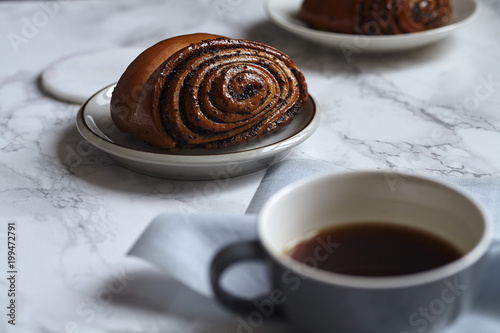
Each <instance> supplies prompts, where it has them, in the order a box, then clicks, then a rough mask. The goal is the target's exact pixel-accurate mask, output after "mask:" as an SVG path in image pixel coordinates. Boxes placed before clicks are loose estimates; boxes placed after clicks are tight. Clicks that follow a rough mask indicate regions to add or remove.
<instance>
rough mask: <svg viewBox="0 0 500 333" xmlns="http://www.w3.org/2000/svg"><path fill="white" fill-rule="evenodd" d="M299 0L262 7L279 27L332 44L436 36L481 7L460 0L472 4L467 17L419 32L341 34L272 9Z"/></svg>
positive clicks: (462, 22)
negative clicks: (281, 15)
mask: <svg viewBox="0 0 500 333" xmlns="http://www.w3.org/2000/svg"><path fill="white" fill-rule="evenodd" d="M300 1H301V0H293V1H290V0H288V2H287V1H285V0H266V1H265V4H264V7H265V11H266V13H267V15H268V17H269V18H270V19H271V20H272V21H273V22H274V23H276V24H277V25H279V26H280V27H282V28H284V29H286V30H288V31H291V32H293V33H296V34H300V35H301V36H303V37H306V38H308V39H309V40H312V37H308V36H306V34H309V35H314V37H317V38H322V39H325V40H326V39H331V42H332V44H333V43H334V42H342V41H343V42H352V41H353V40H354V39H356V38H363V39H366V38H367V39H369V40H370V41H375V42H396V41H401V40H404V41H408V40H411V39H418V38H425V37H437V36H440V35H443V34H446V33H448V32H451V31H453V30H456V29H458V28H461V27H462V26H464V25H467V24H468V23H470V22H472V21H473V20H474V19H475V18H476V17H477V16H478V15H479V12H480V8H481V4H480V2H479V1H478V0H462V1H466V2H468V3H470V4H472V5H473V6H474V9H473V10H472V11H471V12H470V13H468V16H467V17H465V18H463V19H461V20H460V21H457V22H454V23H452V24H447V25H445V26H443V27H439V28H434V29H430V30H425V31H420V32H412V33H406V34H397V35H375V36H373V35H355V34H343V33H338V32H329V31H322V30H317V29H312V28H309V27H307V26H305V25H297V24H295V23H294V22H293V21H289V20H281V18H280V17H279V16H278V15H276V12H275V11H274V9H273V4H276V3H288V4H290V6H292V5H293V6H296V4H299V3H300ZM452 1H453V2H455V1H460V0H452Z"/></svg>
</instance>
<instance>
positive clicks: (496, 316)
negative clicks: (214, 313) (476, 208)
mask: <svg viewBox="0 0 500 333" xmlns="http://www.w3.org/2000/svg"><path fill="white" fill-rule="evenodd" d="M341 170H342V169H341V168H339V167H337V166H335V165H332V164H330V163H326V162H321V161H312V160H306V159H290V160H285V161H281V162H279V163H277V164H275V165H273V166H271V167H270V168H269V169H268V171H267V172H266V175H265V176H264V178H263V180H262V182H261V184H260V185H259V187H258V189H257V191H256V193H255V195H254V197H253V199H252V201H251V203H250V205H249V207H248V209H247V213H246V214H242V215H237V214H194V215H185V214H163V215H160V216H158V217H157V218H155V219H154V220H153V221H152V222H151V224H150V225H149V226H148V227H147V229H146V230H145V232H144V233H143V235H141V237H140V238H139V239H138V240H137V242H136V243H135V244H134V246H133V247H132V249H131V250H130V252H129V255H131V256H135V257H139V258H142V259H144V260H146V261H149V262H151V263H153V264H155V265H157V266H158V267H160V268H161V269H162V270H163V271H165V272H166V273H168V274H169V275H171V276H172V277H174V278H176V279H178V280H179V281H181V282H182V283H184V284H185V285H186V286H188V287H190V288H191V289H193V290H195V291H196V292H198V293H200V294H202V295H205V296H206V297H212V291H211V288H210V283H209V267H210V262H211V260H212V258H213V257H214V255H215V254H216V253H217V252H218V250H220V249H221V248H222V247H224V246H226V245H228V244H231V243H234V242H238V241H243V240H249V239H256V214H257V213H258V212H259V210H260V208H261V207H262V205H263V204H264V203H265V202H266V201H267V199H269V197H271V196H272V195H273V194H274V193H275V192H276V191H278V190H279V189H281V188H283V187H285V186H286V185H288V184H291V183H293V182H295V181H298V180H300V179H304V178H306V177H309V176H314V175H319V174H321V173H329V172H330V173H331V172H336V171H341ZM444 180H445V181H447V182H449V183H451V184H455V185H456V186H458V187H460V188H462V189H464V190H465V191H467V192H468V193H469V194H470V195H471V196H473V197H475V198H476V199H478V200H479V201H480V202H482V203H483V204H484V205H485V207H486V208H487V209H488V210H489V212H490V214H491V216H492V218H493V220H494V221H495V223H496V225H495V241H494V244H493V246H492V248H491V249H490V251H489V254H488V256H487V259H486V263H485V268H484V270H483V273H482V276H481V288H480V290H479V292H478V294H477V298H476V302H475V305H474V312H472V313H469V314H468V315H466V316H463V317H462V318H461V320H460V323H459V324H455V325H453V326H452V327H450V328H449V329H448V330H447V332H448V333H461V332H468V333H469V331H463V330H462V329H464V328H467V327H476V328H478V325H483V326H482V329H483V330H480V331H481V333H489V332H492V333H493V332H495V333H496V332H497V331H490V330H489V329H488V327H490V326H491V325H493V326H494V325H495V323H496V325H498V324H500V283H499V282H498V281H500V231H499V230H500V227H499V224H500V221H499V218H500V206H499V203H500V180H499V179H494V178H446V179H444ZM249 272H250V274H249ZM223 283H224V284H225V286H227V287H226V288H228V289H230V290H231V291H234V292H238V293H241V294H244V295H252V296H254V295H255V294H256V293H258V292H259V291H262V289H263V288H265V286H267V281H266V278H265V273H264V272H263V271H257V270H256V269H255V267H251V268H248V267H247V268H246V269H245V268H242V269H240V271H239V272H235V273H233V274H232V275H231V278H230V279H228V281H223ZM488 318H489V319H488ZM481 323H482V324H481ZM493 326H491V327H493ZM495 327H496V326H495ZM497 329H498V328H497Z"/></svg>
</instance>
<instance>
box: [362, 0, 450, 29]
mask: <svg viewBox="0 0 500 333" xmlns="http://www.w3.org/2000/svg"><path fill="white" fill-rule="evenodd" d="M359 16H360V22H359V30H358V31H357V32H358V33H362V34H367V35H390V34H401V33H410V32H419V31H424V30H429V29H434V28H438V27H441V26H444V25H445V24H446V23H448V21H449V19H450V17H451V4H450V1H449V0H370V1H360V7H359Z"/></svg>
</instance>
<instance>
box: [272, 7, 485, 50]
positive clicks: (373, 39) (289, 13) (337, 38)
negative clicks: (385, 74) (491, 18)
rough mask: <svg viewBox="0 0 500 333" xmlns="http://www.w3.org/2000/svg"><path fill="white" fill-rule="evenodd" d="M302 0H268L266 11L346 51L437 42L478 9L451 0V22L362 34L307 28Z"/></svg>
mask: <svg viewBox="0 0 500 333" xmlns="http://www.w3.org/2000/svg"><path fill="white" fill-rule="evenodd" d="M302 1H303V0H267V1H266V6H265V7H266V12H267V14H268V16H269V17H270V18H271V20H272V21H273V22H274V23H276V24H277V25H279V26H281V27H282V28H284V29H286V30H288V31H290V32H292V33H294V34H296V35H298V36H300V37H303V38H305V39H308V40H311V41H314V42H317V43H320V44H323V45H327V46H333V47H339V48H341V49H342V50H343V51H349V52H356V53H359V52H384V51H403V50H408V49H412V48H415V47H420V46H423V45H427V44H430V43H434V42H437V41H439V40H441V39H443V38H445V37H447V36H448V35H449V34H450V33H451V32H453V31H454V30H456V29H458V28H461V27H463V26H465V25H467V24H468V23H470V22H472V21H473V20H474V19H475V18H476V17H477V14H478V12H479V3H478V2H477V0H452V6H453V16H452V18H451V22H450V23H449V24H448V25H446V26H444V27H440V28H436V29H432V30H427V31H423V32H415V33H409V34H401V35H386V36H365V35H351V34H341V33H333V32H326V31H320V30H315V29H311V28H309V27H308V26H307V25H306V24H305V23H304V22H302V21H301V20H300V19H299V17H298V12H299V10H300V6H301V4H302Z"/></svg>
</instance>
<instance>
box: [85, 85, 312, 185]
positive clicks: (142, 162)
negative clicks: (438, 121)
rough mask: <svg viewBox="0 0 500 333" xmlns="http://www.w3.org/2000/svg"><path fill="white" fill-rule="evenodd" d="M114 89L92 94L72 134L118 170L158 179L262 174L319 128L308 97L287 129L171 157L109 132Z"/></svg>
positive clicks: (170, 153)
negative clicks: (107, 157) (119, 166)
mask: <svg viewBox="0 0 500 333" xmlns="http://www.w3.org/2000/svg"><path fill="white" fill-rule="evenodd" d="M114 87H115V85H114V84H113V85H111V86H108V87H106V88H104V89H102V90H100V91H98V92H97V93H96V94H95V95H93V96H92V97H91V98H89V99H88V100H87V101H86V102H85V103H84V104H83V105H82V107H81V108H80V110H79V112H78V115H77V118H76V126H77V128H78V130H79V131H80V133H81V134H82V136H83V137H84V138H85V139H86V140H88V141H89V142H90V143H91V144H92V145H94V146H96V147H97V148H99V149H101V150H103V151H105V152H106V153H108V154H110V156H111V157H112V158H114V159H115V160H116V161H118V162H119V163H121V164H123V165H124V166H126V167H128V168H130V169H132V170H135V171H138V172H141V173H144V174H148V175H152V176H157V177H162V178H170V179H185V180H202V179H207V180H208V179H221V178H229V177H235V176H240V175H244V174H248V173H251V172H254V171H257V170H260V169H264V168H266V167H268V166H269V165H270V164H271V163H273V162H277V161H279V160H281V159H282V158H284V157H285V156H286V155H287V154H288V153H289V151H290V149H292V148H293V147H295V146H297V145H298V144H300V143H302V142H303V141H305V140H306V139H307V138H309V137H310V136H311V135H312V134H313V133H314V131H315V130H316V128H317V127H318V124H319V110H318V107H317V105H316V102H315V101H314V99H313V98H312V97H310V98H309V101H308V102H307V104H306V105H305V106H304V107H302V108H301V110H300V112H299V113H298V114H297V115H296V116H295V118H294V120H293V121H292V123H291V124H290V125H288V126H285V127H283V128H281V129H279V130H278V131H276V132H274V133H272V134H270V135H267V136H265V137H263V138H261V139H257V140H254V141H250V142H248V143H244V144H240V145H236V146H232V147H229V148H224V149H216V150H212V149H179V150H177V151H175V152H172V151H169V150H162V149H158V148H155V147H152V146H150V145H148V144H146V143H144V142H142V141H140V140H137V139H135V138H133V137H132V136H130V135H128V134H125V133H122V132H120V131H119V130H118V129H117V128H116V127H115V125H114V123H113V121H112V120H111V114H110V106H109V103H110V100H111V93H112V92H113V89H114Z"/></svg>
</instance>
